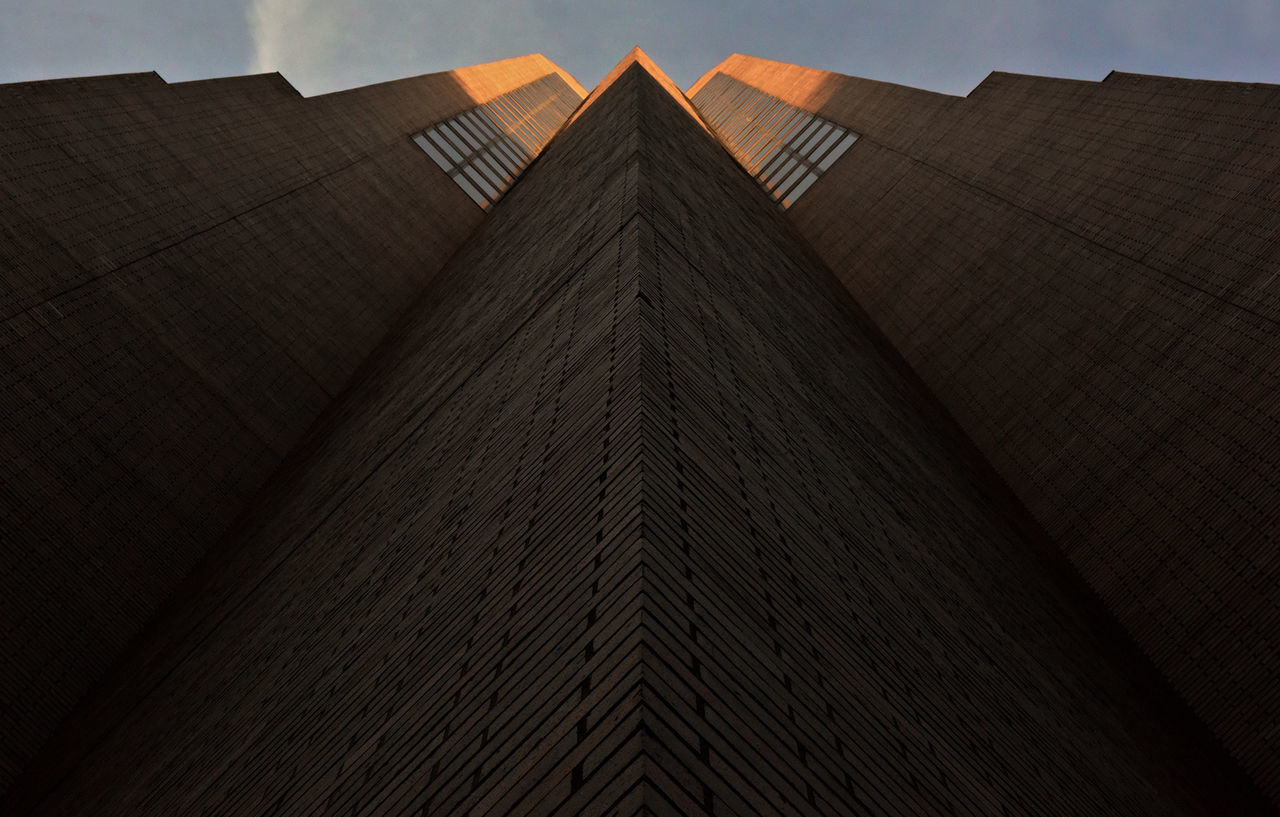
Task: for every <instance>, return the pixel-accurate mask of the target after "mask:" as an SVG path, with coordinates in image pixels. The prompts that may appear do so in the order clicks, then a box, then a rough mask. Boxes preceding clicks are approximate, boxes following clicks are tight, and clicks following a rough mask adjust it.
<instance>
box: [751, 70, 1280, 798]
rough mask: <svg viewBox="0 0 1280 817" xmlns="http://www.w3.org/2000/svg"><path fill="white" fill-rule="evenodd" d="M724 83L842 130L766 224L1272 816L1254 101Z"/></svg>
mask: <svg viewBox="0 0 1280 817" xmlns="http://www.w3.org/2000/svg"><path fill="white" fill-rule="evenodd" d="M726 66H728V67H727V69H726V70H729V71H730V72H731V73H733V74H734V75H735V76H739V77H740V78H742V79H743V80H744V81H748V82H751V83H752V84H755V85H757V86H758V87H761V88H763V89H765V90H767V91H770V92H771V93H775V94H777V95H779V96H783V97H784V98H787V99H788V100H789V101H793V102H794V103H795V104H800V105H801V106H802V107H803V106H805V105H806V104H807V105H808V106H809V108H810V109H811V110H816V111H819V112H820V113H821V114H822V115H823V116H826V117H828V118H831V119H834V120H836V121H838V122H840V123H841V124H844V125H846V126H848V127H850V128H852V129H853V130H855V131H859V132H861V133H863V138H862V139H861V140H860V141H859V142H858V143H857V144H856V145H855V146H854V147H853V149H851V150H850V152H849V153H848V154H846V155H845V156H844V157H843V158H842V159H841V160H840V161H839V162H838V163H837V164H836V165H835V166H834V167H833V168H832V170H831V171H830V173H829V174H827V176H825V177H824V178H823V179H822V180H820V181H819V182H818V183H817V184H816V185H815V186H814V187H813V188H812V189H811V190H810V191H809V192H808V193H807V194H806V195H805V197H804V198H802V199H801V200H800V201H799V202H798V203H797V204H796V205H795V206H794V207H793V208H792V209H791V211H790V215H791V220H792V223H793V224H795V225H796V227H797V228H798V229H799V230H800V232H801V233H802V234H803V235H804V236H805V237H806V238H808V239H809V240H810V241H811V242H812V244H813V246H814V247H815V248H816V249H817V250H818V252H819V253H820V254H821V255H822V257H823V258H824V260H826V262H827V263H828V264H830V265H831V267H832V268H833V269H834V270H835V271H836V273H837V275H838V276H839V277H840V278H841V280H842V281H844V283H845V284H846V286H848V287H849V290H850V291H851V292H852V293H853V294H854V296H855V297H856V299H857V300H858V302H859V303H860V304H861V305H862V306H863V307H864V308H865V309H866V310H867V312H868V313H869V314H870V315H871V316H872V318H873V319H874V320H875V322H876V323H877V325H878V326H879V327H880V328H881V329H882V330H883V331H884V332H885V333H886V334H887V335H888V336H889V338H890V339H891V340H892V342H893V343H894V345H895V346H896V347H897V348H898V349H899V350H900V351H901V353H902V354H903V355H904V356H905V357H906V358H907V360H908V361H909V362H910V363H911V365H912V367H913V368H915V370H916V371H917V372H919V374H920V375H921V376H922V377H923V378H924V380H925V381H926V382H927V383H928V384H929V386H930V387H931V388H932V389H933V391H934V392H935V393H936V394H937V395H938V396H939V397H940V398H941V399H942V401H943V402H944V403H945V404H946V406H947V408H948V409H949V410H950V412H951V413H952V414H953V415H954V416H955V417H956V418H957V419H958V420H959V421H960V422H961V424H962V425H963V426H964V428H965V430H966V431H967V432H968V434H969V435H970V437H971V438H972V439H973V440H974V441H975V442H976V443H977V444H978V446H979V447H980V448H981V449H982V451H983V453H984V454H985V455H986V456H987V458H988V459H989V460H990V461H991V462H992V463H993V464H994V465H995V466H996V468H997V469H998V470H999V472H1000V473H1001V474H1002V475H1003V476H1004V478H1005V479H1006V480H1007V481H1008V483H1009V484H1010V485H1012V486H1013V487H1014V489H1015V490H1016V491H1017V493H1018V495H1019V496H1020V497H1021V499H1022V500H1023V501H1024V502H1025V504H1026V505H1027V506H1028V507H1029V508H1030V509H1031V510H1032V512H1033V513H1034V514H1035V515H1036V517H1037V518H1038V519H1039V520H1040V521H1041V522H1042V523H1043V524H1044V526H1045V527H1046V528H1047V529H1048V530H1049V532H1050V533H1051V534H1052V535H1053V537H1054V538H1055V539H1056V540H1057V541H1058V542H1059V543H1060V545H1061V547H1062V548H1063V550H1064V551H1065V552H1066V554H1067V555H1068V556H1069V557H1070V558H1071V560H1072V561H1073V562H1074V563H1075V565H1076V566H1077V568H1078V569H1079V570H1080V572H1081V573H1082V574H1083V575H1084V576H1085V578H1086V579H1087V580H1088V581H1089V583H1090V585H1091V586H1092V587H1093V588H1094V590H1095V591H1096V592H1097V593H1098V594H1099V595H1100V596H1101V597H1102V599H1103V600H1104V601H1105V603H1106V605H1107V607H1108V608H1109V609H1111V610H1112V611H1113V612H1114V614H1115V615H1116V617H1117V618H1118V619H1119V620H1120V621H1121V622H1123V624H1124V626H1125V627H1126V628H1127V629H1128V630H1129V632H1130V633H1132V634H1133V636H1134V638H1135V639H1136V640H1137V641H1138V643H1139V644H1140V645H1141V646H1142V648H1143V649H1144V650H1145V651H1146V652H1147V653H1148V655H1150V656H1151V658H1152V659H1153V660H1154V661H1155V662H1156V663H1157V665H1158V666H1159V667H1160V669H1161V670H1162V671H1163V672H1164V673H1165V674H1166V675H1167V676H1168V678H1169V679H1171V680H1172V682H1173V683H1174V685H1175V686H1176V688H1177V689H1178V691H1179V692H1180V693H1181V694H1182V695H1183V696H1185V697H1186V699H1187V700H1188V701H1189V702H1191V704H1192V705H1193V706H1194V708H1195V710H1196V711H1197V712H1198V713H1199V715H1200V716H1201V717H1202V718H1203V719H1204V721H1205V722H1206V723H1207V724H1209V725H1210V727H1211V728H1212V729H1213V730H1214V731H1215V732H1216V733H1217V735H1218V737H1219V738H1220V739H1221V740H1222V741H1223V742H1224V743H1225V744H1226V745H1227V746H1228V747H1229V748H1230V750H1231V752H1232V753H1233V754H1234V755H1235V756H1236V757H1237V758H1238V759H1239V760H1240V762H1241V763H1242V764H1243V765H1244V766H1245V767H1246V768H1247V769H1248V770H1249V771H1250V773H1251V774H1252V775H1253V776H1254V777H1255V779H1256V780H1258V781H1259V783H1261V784H1262V786H1263V787H1264V788H1265V789H1266V790H1267V791H1268V792H1269V793H1270V795H1271V797H1272V798H1273V799H1280V752H1278V751H1277V736H1276V728H1275V725H1276V723H1277V722H1280V560H1277V558H1276V554H1277V552H1278V551H1277V540H1276V535H1277V531H1280V526H1278V525H1277V517H1276V508H1277V507H1280V479H1278V478H1277V475H1278V473H1280V442H1278V441H1280V399H1278V397H1277V395H1278V394H1280V391H1278V390H1277V387H1278V386H1280V382H1278V381H1280V331H1278V329H1280V301H1278V300H1277V292H1278V290H1277V288H1276V282H1275V275H1276V270H1277V269H1280V187H1278V186H1277V184H1278V182H1277V179H1280V175H1277V173H1278V171H1280V86H1267V85H1243V84H1232V83H1217V82H1197V81H1190V80H1177V79H1164V78H1157V77H1143V76H1135V75H1128V74H1112V75H1111V76H1109V77H1108V78H1107V79H1106V81H1104V82H1102V83H1092V82H1078V81H1069V80H1055V79H1045V78H1038V77H1026V76H1015V75H1010V74H992V75H991V76H990V77H989V78H988V79H987V80H986V81H985V82H983V83H982V84H981V85H980V86H979V87H978V88H977V89H975V90H974V91H973V93H972V94H970V95H969V97H968V98H967V99H964V100H957V99H952V98H945V97H936V95H934V97H935V98H929V97H922V96H921V92H917V91H911V90H910V89H903V88H900V87H898V86H892V85H888V84H887V83H873V82H869V81H867V80H860V79H855V78H851V77H842V76H839V75H835V74H826V73H824V72H818V71H812V70H810V69H803V68H796V67H789V66H779V65H778V64H776V63H769V62H766V61H760V60H751V59H749V58H740V57H738V58H734V59H733V60H730V61H728V62H727V63H726ZM895 120H901V121H906V122H908V123H909V124H910V128H905V129H904V128H898V127H894V125H893V122H894V121H895Z"/></svg>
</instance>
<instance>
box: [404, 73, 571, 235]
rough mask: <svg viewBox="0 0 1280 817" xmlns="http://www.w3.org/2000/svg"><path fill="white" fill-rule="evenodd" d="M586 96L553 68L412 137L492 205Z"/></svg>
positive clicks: (461, 185)
mask: <svg viewBox="0 0 1280 817" xmlns="http://www.w3.org/2000/svg"><path fill="white" fill-rule="evenodd" d="M581 101H582V100H581V99H580V98H579V97H578V95H577V94H576V93H575V92H574V91H573V89H571V88H570V87H569V85H568V83H566V82H565V81H564V80H563V79H561V78H560V77H559V76H558V75H555V74H551V75H548V76H546V77H543V78H542V79H540V80H537V81H535V82H531V83H529V84H528V85H524V86H522V87H520V88H516V89H514V90H512V91H508V92H507V93H505V94H502V95H501V96H498V97H495V98H493V99H491V100H489V101H488V102H486V103H484V104H482V105H479V106H477V107H475V108H471V109H470V110H466V111H463V112H461V113H459V114H457V115H456V116H454V117H452V118H450V119H447V120H445V121H443V122H437V123H435V124H433V125H431V126H430V127H428V128H425V129H424V130H422V131H421V132H419V133H415V134H411V135H410V138H411V139H412V140H413V142H414V144H416V145H417V146H418V147H420V148H421V149H422V151H423V152H424V153H426V154H427V155H428V156H430V157H431V160H432V161H433V162H435V163H436V164H437V165H439V166H440V168H441V169H442V170H443V171H444V172H445V173H446V174H448V175H449V177H450V178H451V179H453V181H454V182H456V183H457V185H458V187H459V188H461V189H462V191H463V192H464V193H466V194H467V196H469V197H470V198H471V200H472V201H474V202H475V203H476V204H478V205H479V206H481V207H483V208H484V209H486V210H487V209H489V208H490V207H492V206H493V203H494V202H496V201H497V200H498V199H499V198H501V196H502V194H503V193H504V192H505V191H506V189H507V188H508V187H510V186H511V185H512V184H513V183H514V182H515V180H516V178H518V177H519V175H520V172H521V171H523V170H524V168H525V167H526V166H528V164H529V162H530V161H531V160H532V159H533V157H534V156H536V155H537V154H538V153H539V152H540V151H541V150H542V149H543V148H544V147H545V146H546V144H547V142H549V141H550V140H551V137H552V136H553V135H554V134H555V132H556V131H557V130H559V129H560V127H561V126H563V125H564V123H565V122H566V121H567V120H568V118H569V116H570V114H572V113H573V111H575V110H576V109H577V107H578V105H579V104H581Z"/></svg>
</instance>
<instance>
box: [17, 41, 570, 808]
mask: <svg viewBox="0 0 1280 817" xmlns="http://www.w3.org/2000/svg"><path fill="white" fill-rule="evenodd" d="M556 71H558V69H556V68H555V67H554V66H552V65H551V64H550V63H549V62H547V61H546V60H545V59H543V58H541V57H528V58H520V59H515V60H507V61H504V62H500V63H494V64H491V65H487V66H477V67H475V68H470V69H462V70H459V71H454V72H448V73H445V74H435V75H430V76H424V77H417V78H413V79H407V80H401V81H397V82H389V83H384V84H381V85H374V86H369V87H366V88H360V89H357V90H354V91H347V92H342V93H336V94H329V95H327V96H322V97H315V98H311V99H303V98H302V97H300V96H299V95H298V94H297V92H296V91H294V90H293V88H292V87H290V86H289V84H288V83H287V82H285V81H284V80H283V79H282V78H281V77H279V76H278V75H264V76H256V77H239V78H233V79H223V80H209V81H203V82H192V83H180V84H174V85H168V84H166V83H165V82H163V81H162V80H161V79H160V78H159V77H158V76H156V75H155V74H138V75H126V76H118V77H103V78H89V79H81V80H55V81H50V82H40V83H24V84H18V85H7V86H0V225H2V226H0V273H3V278H0V462H3V467H4V472H3V475H0V565H3V568H2V569H0V656H3V659H2V660H0V792H3V791H4V790H5V789H6V788H7V787H8V785H9V784H10V783H11V782H12V781H13V780H14V779H15V777H16V776H17V774H18V773H19V771H20V769H22V768H23V766H24V765H25V764H26V763H27V762H28V761H29V760H30V758H31V757H32V756H33V754H34V753H35V752H36V751H37V750H38V749H39V747H40V746H41V745H42V744H44V743H45V742H46V741H48V740H49V739H50V736H51V734H53V732H54V728H55V726H56V725H57V724H58V722H59V721H61V720H62V719H63V718H65V717H66V716H67V714H68V713H69V712H70V711H71V710H72V707H73V706H74V705H75V703H76V702H77V701H78V700H80V698H81V697H82V696H83V695H84V694H85V692H86V691H87V690H88V689H89V688H90V687H91V685H92V684H93V683H94V681H95V680H96V679H98V678H100V677H101V676H102V674H103V673H104V672H106V671H107V670H108V669H109V668H110V667H111V666H113V665H114V664H116V663H117V662H118V661H119V660H120V659H121V656H122V655H123V654H124V650H125V647H126V645H127V644H128V643H129V642H130V640H131V639H132V638H133V637H134V636H135V635H136V634H137V633H138V631H139V630H140V629H141V627H142V626H143V624H144V622H146V621H147V620H148V619H149V618H150V617H151V616H152V615H153V614H154V613H155V612H156V610H157V609H158V607H159V605H160V604H161V603H162V602H163V601H164V599H165V598H167V597H168V596H169V595H170V594H171V593H172V592H173V591H174V589H175V588H176V587H177V586H178V584H179V582H180V581H181V580H182V578H183V577H184V576H185V575H187V573H188V571H189V570H190V569H191V567H192V565H193V564H195V563H196V562H197V560H198V559H199V558H200V556H201V555H202V554H203V553H204V552H205V549H206V548H207V547H208V546H209V545H210V543H212V542H214V541H215V540H216V539H217V538H218V537H219V536H220V535H221V534H222V533H223V532H224V531H225V530H226V529H227V528H228V526H229V525H230V524H231V522H232V520H233V519H234V518H235V517H236V514H237V513H239V512H240V510H241V509H242V508H243V507H244V506H245V504H246V503H247V502H248V501H249V500H250V498H252V497H253V496H254V495H255V493H256V492H257V491H258V489H259V488H260V487H261V486H262V484H263V483H264V481H265V480H266V479H267V477H268V475H270V474H271V473H272V472H273V471H274V470H275V468H276V467H277V466H278V465H279V464H280V462H281V460H282V458H283V457H284V455H285V453H286V452H287V451H289V450H290V449H291V448H292V447H293V446H294V445H295V444H296V443H297V442H298V440H299V439H300V438H301V437H302V435H303V433H304V432H305V431H306V429H307V428H308V426H309V425H310V424H311V423H312V421H313V420H314V419H315V418H316V417H317V416H318V415H319V413H320V412H321V411H322V410H323V409H324V408H325V407H326V406H327V405H328V404H329V402H330V399H331V398H332V396H333V395H334V394H336V393H337V392H338V391H339V390H341V389H342V388H343V386H344V384H345V383H346V382H347V381H348V379H349V378H350V376H351V374H352V372H354V371H355V369H356V367H357V366H358V365H359V364H360V363H361V361H363V360H364V359H365V358H366V357H367V356H368V354H369V352H370V351H371V350H372V349H373V347H374V346H375V345H376V344H377V342H378V341H380V340H381V339H382V338H383V337H384V336H385V335H386V333H387V331H388V329H389V328H390V327H391V326H392V324H393V323H394V322H395V320H396V319H397V318H398V317H399V316H400V315H401V314H402V313H403V311H404V309H405V307H406V305H407V304H409V303H410V302H411V301H412V300H413V299H414V298H415V297H416V296H417V295H418V294H419V293H421V291H422V288H423V286H424V285H425V283H426V282H427V281H428V280H429V279H430V278H431V276H432V275H433V274H434V273H435V271H436V270H438V269H439V268H440V266H441V265H442V264H443V263H444V262H445V261H446V260H447V259H448V257H449V256H450V255H451V254H452V253H453V251H454V250H455V249H456V248H457V247H458V245H459V244H460V243H461V242H462V240H463V239H464V238H465V237H466V236H467V235H468V234H469V233H470V232H471V231H472V230H473V229H474V228H475V226H476V225H477V224H478V223H479V222H480V221H481V217H482V213H481V211H480V209H479V208H477V207H476V206H475V205H474V204H472V203H471V201H470V200H469V199H467V197H466V196H465V195H463V193H462V192H461V191H460V190H459V189H458V188H457V187H456V186H455V185H453V184H452V183H451V182H449V181H448V179H447V178H446V177H445V176H444V175H443V174H442V173H441V172H440V170H439V169H438V168H437V167H436V166H435V165H434V163H432V162H431V161H430V160H429V159H427V157H426V156H425V155H423V153H422V152H421V151H420V150H419V149H418V148H417V147H416V146H414V144H413V143H412V142H411V141H410V139H409V136H408V134H410V133H411V132H413V131H415V130H418V129H421V128H422V127H424V126H426V125H427V124H429V123H431V122H433V121H436V120H438V119H441V118H444V117H447V116H452V115H453V114H455V113H457V112H458V111H460V110H463V109H465V108H469V107H471V106H474V105H475V104H476V103H477V99H476V98H477V97H479V98H481V99H483V98H487V97H489V96H492V95H495V94H497V93H500V92H502V91H504V90H507V89H510V88H512V87H515V86H518V85H521V84H524V83H528V82H531V81H534V80H536V79H538V78H539V77H543V76H547V75H548V74H553V73H555V72H556Z"/></svg>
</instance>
